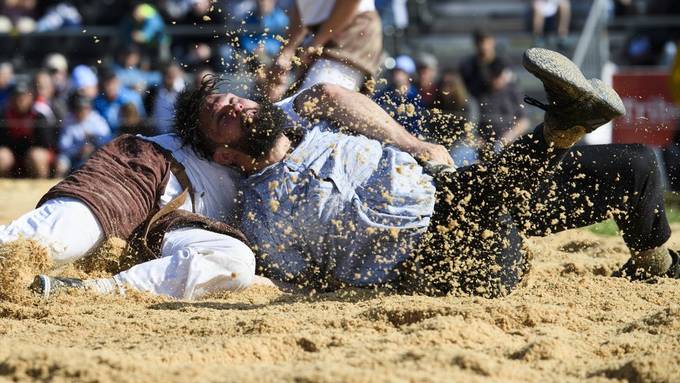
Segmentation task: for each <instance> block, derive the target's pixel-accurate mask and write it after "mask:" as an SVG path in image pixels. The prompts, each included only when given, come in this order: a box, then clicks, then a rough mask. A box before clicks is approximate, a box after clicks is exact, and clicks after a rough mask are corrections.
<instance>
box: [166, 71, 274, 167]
mask: <svg viewBox="0 0 680 383" xmlns="http://www.w3.org/2000/svg"><path fill="white" fill-rule="evenodd" d="M222 83H223V81H222V80H220V79H219V77H218V76H217V75H206V76H205V77H203V79H202V80H201V84H200V86H198V87H194V88H192V89H185V90H183V91H182V92H180V94H179V95H178V96H177V100H176V101H175V116H174V120H173V124H174V128H175V132H176V133H177V135H178V136H179V137H180V138H181V139H182V143H183V144H184V145H189V146H190V147H191V148H192V149H193V150H194V151H195V152H196V153H197V154H198V155H199V156H201V157H203V158H205V159H211V157H212V154H213V153H214V151H215V149H216V148H217V147H216V145H215V144H214V143H212V142H210V140H209V139H208V138H207V137H205V134H204V133H203V131H202V130H201V126H200V125H201V124H200V121H199V117H198V116H199V112H200V111H201V108H202V107H203V104H204V102H205V99H206V98H207V97H208V96H210V95H211V94H214V93H216V92H217V88H218V87H219V86H220V85H221V84H222ZM257 99H258V104H259V108H258V111H257V113H256V114H255V116H254V117H252V118H247V117H245V116H244V117H243V120H242V121H241V124H242V127H243V128H244V130H245V132H246V137H245V142H244V143H243V145H242V147H241V148H240V149H242V150H243V151H244V152H246V153H247V154H249V155H251V156H253V157H255V158H258V157H260V156H263V155H264V154H266V153H267V152H268V151H269V150H270V149H271V148H272V147H273V146H274V143H275V141H276V138H278V137H279V136H280V135H282V134H284V133H285V132H284V130H285V127H286V125H287V124H286V120H287V116H286V114H285V113H284V112H283V111H282V110H281V109H280V108H279V107H277V106H276V105H274V104H272V103H271V102H270V101H268V100H266V99H264V98H261V97H258V98H257Z"/></svg>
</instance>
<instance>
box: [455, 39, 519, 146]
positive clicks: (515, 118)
mask: <svg viewBox="0 0 680 383" xmlns="http://www.w3.org/2000/svg"><path fill="white" fill-rule="evenodd" d="M473 38H474V41H475V50H476V52H475V54H474V55H472V56H471V57H468V58H466V59H464V60H463V61H462V63H461V66H460V74H461V76H462V77H463V81H464V82H465V87H466V88H467V90H468V92H469V93H470V94H471V95H472V96H473V97H474V98H475V101H476V103H477V105H478V106H479V122H478V126H477V130H478V133H479V135H480V138H481V140H482V142H483V146H482V149H481V153H482V154H484V155H485V156H489V155H492V154H493V153H494V152H495V151H497V150H499V149H500V148H501V147H502V145H503V143H510V142H512V141H513V140H514V139H515V138H517V137H518V136H519V134H521V133H522V132H524V131H525V130H526V129H527V128H528V121H527V120H526V118H524V110H523V109H522V108H520V104H521V98H520V97H519V93H518V90H517V86H516V84H515V82H514V81H513V79H514V76H513V74H512V72H511V71H510V70H509V65H508V64H507V63H506V61H505V60H503V59H501V58H500V57H498V56H497V54H496V40H495V39H494V37H493V36H492V35H490V34H489V33H487V32H485V31H482V30H477V31H475V32H474V34H473Z"/></svg>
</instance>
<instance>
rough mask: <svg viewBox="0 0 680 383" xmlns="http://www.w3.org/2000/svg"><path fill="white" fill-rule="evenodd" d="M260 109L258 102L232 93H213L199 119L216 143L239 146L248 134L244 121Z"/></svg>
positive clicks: (202, 109)
mask: <svg viewBox="0 0 680 383" xmlns="http://www.w3.org/2000/svg"><path fill="white" fill-rule="evenodd" d="M258 109H259V105H258V103H257V102H255V101H252V100H249V99H247V98H242V97H239V96H236V95H234V94H232V93H226V94H224V93H219V94H212V95H210V96H208V97H207V98H206V100H205V103H204V105H203V108H201V112H200V113H199V121H200V123H201V128H202V129H203V133H204V134H205V137H206V138H208V139H209V140H210V141H212V142H213V143H214V144H216V145H218V146H219V145H228V146H233V147H235V148H239V147H240V146H241V145H243V144H244V139H245V138H246V134H247V132H245V129H244V127H243V125H244V124H243V122H244V120H247V119H249V118H254V117H255V114H256V113H257V111H258Z"/></svg>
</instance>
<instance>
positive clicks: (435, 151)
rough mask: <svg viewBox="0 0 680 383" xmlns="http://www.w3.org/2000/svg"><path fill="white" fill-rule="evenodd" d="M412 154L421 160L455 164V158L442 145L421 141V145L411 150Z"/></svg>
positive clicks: (449, 164)
mask: <svg viewBox="0 0 680 383" xmlns="http://www.w3.org/2000/svg"><path fill="white" fill-rule="evenodd" d="M411 155H412V156H414V157H416V158H417V159H419V160H421V161H426V162H431V163H434V164H441V165H448V166H453V158H451V155H450V154H449V151H448V150H447V149H446V148H445V147H444V146H442V145H437V144H432V143H429V142H423V141H421V143H420V145H419V146H418V147H416V148H415V149H414V150H412V151H411Z"/></svg>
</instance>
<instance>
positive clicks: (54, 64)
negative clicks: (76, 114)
mask: <svg viewBox="0 0 680 383" xmlns="http://www.w3.org/2000/svg"><path fill="white" fill-rule="evenodd" d="M44 66H45V69H47V72H48V73H49V74H50V78H51V79H52V85H53V86H54V97H55V98H58V99H60V100H61V102H62V103H66V101H67V100H66V98H67V97H68V92H69V84H68V61H67V60H66V57H64V55H62V54H61V53H51V54H49V55H47V57H45V61H44Z"/></svg>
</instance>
